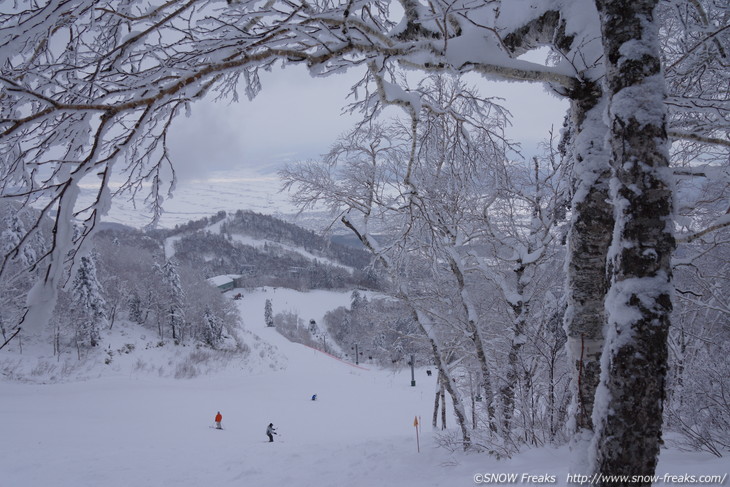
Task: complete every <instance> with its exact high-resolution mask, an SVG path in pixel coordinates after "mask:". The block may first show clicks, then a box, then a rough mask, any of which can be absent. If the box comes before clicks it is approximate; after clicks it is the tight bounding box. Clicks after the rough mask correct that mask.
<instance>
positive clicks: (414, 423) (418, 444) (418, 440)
mask: <svg viewBox="0 0 730 487" xmlns="http://www.w3.org/2000/svg"><path fill="white" fill-rule="evenodd" d="M413 426H415V427H416V447H417V448H418V453H421V440H420V439H419V438H418V416H416V417H414V418H413Z"/></svg>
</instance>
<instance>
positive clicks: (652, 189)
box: [592, 0, 675, 486]
mask: <svg viewBox="0 0 730 487" xmlns="http://www.w3.org/2000/svg"><path fill="white" fill-rule="evenodd" d="M657 2H658V0H597V1H596V5H597V7H598V10H599V13H600V18H601V29H602V38H603V42H604V51H605V58H604V59H605V63H606V77H605V81H604V83H605V90H606V93H607V95H608V97H609V109H608V120H609V128H610V130H611V136H610V146H611V151H612V165H613V168H614V178H613V180H612V196H613V199H614V203H615V216H616V228H615V230H614V240H613V243H612V246H611V248H610V249H609V258H610V259H611V265H612V267H613V269H612V282H611V287H610V290H609V292H608V295H607V297H606V310H607V313H608V328H607V336H606V340H607V343H606V346H605V349H604V354H603V360H602V370H601V384H600V386H599V389H598V393H597V399H596V406H595V409H594V412H593V418H594V424H595V427H596V433H595V437H594V443H593V444H594V449H593V452H592V455H593V458H592V460H593V462H592V468H593V470H594V472H595V473H598V474H600V478H599V481H598V485H606V486H607V485H612V486H615V485H628V484H624V483H621V482H618V483H617V482H615V479H611V480H614V481H609V479H607V478H606V477H605V476H606V475H652V474H654V472H655V469H656V464H657V459H658V455H659V448H660V445H661V443H662V412H663V401H664V380H665V375H666V371H667V355H668V354H667V335H668V328H669V318H670V313H671V310H672V301H671V295H672V269H671V256H672V253H673V250H674V246H675V242H674V237H673V232H672V214H673V208H672V190H671V182H670V181H671V179H670V178H671V175H670V173H669V170H668V159H669V157H668V142H667V132H666V116H665V111H664V103H663V102H664V94H665V85H664V78H663V73H662V69H661V61H660V53H659V43H658V26H657V22H656V21H655V19H654V13H655V8H656V5H657ZM650 484H651V482H647V483H643V484H637V483H632V484H631V485H634V486H635V485H650Z"/></svg>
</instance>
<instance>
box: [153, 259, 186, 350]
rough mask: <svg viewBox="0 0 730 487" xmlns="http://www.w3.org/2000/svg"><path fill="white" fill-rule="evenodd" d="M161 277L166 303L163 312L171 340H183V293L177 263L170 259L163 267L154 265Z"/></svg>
mask: <svg viewBox="0 0 730 487" xmlns="http://www.w3.org/2000/svg"><path fill="white" fill-rule="evenodd" d="M155 266H156V268H157V269H158V271H159V273H160V274H161V276H162V282H163V284H164V286H165V298H166V300H167V303H165V304H164V306H163V310H165V311H164V313H165V314H166V315H167V322H168V325H169V326H170V330H171V331H172V339H173V340H181V341H182V340H183V338H184V336H183V328H184V324H185V312H184V306H183V303H184V302H185V292H184V291H183V289H182V286H181V284H180V275H179V274H178V271H177V267H178V266H177V262H175V261H174V260H172V259H170V260H168V261H167V262H165V264H164V265H163V266H161V267H160V266H159V265H157V264H156V265H155Z"/></svg>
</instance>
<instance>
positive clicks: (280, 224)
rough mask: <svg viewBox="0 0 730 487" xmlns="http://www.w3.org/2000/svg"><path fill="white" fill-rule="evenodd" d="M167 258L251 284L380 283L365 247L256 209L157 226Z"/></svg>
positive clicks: (337, 285) (319, 285) (320, 285)
mask: <svg viewBox="0 0 730 487" xmlns="http://www.w3.org/2000/svg"><path fill="white" fill-rule="evenodd" d="M149 233H150V234H156V235H157V237H158V238H160V239H161V240H163V241H164V248H165V254H166V258H168V259H169V258H171V257H174V258H175V259H176V260H178V261H179V262H181V263H184V264H187V265H189V266H190V267H192V268H195V269H198V270H199V271H200V272H202V273H203V274H204V275H205V277H211V276H214V275H220V274H239V275H242V276H244V280H245V281H248V282H249V285H250V286H251V287H255V286H261V285H280V286H285V287H292V288H296V289H302V288H318V289H336V288H342V287H351V286H358V287H369V288H372V287H374V286H375V281H374V278H373V276H372V275H370V273H369V272H368V271H367V266H368V264H369V263H370V255H369V254H368V253H367V252H365V251H364V250H361V249H357V248H353V247H351V246H347V245H343V244H341V243H337V242H334V241H333V240H332V239H330V238H327V237H324V236H321V235H318V234H317V233H315V232H313V231H311V230H307V229H305V228H302V227H300V226H298V225H295V224H293V223H289V222H286V221H283V220H281V219H279V218H276V217H274V216H271V215H264V214H261V213H256V212H254V211H250V210H238V211H236V212H235V213H233V214H230V215H229V214H227V213H226V212H225V211H219V212H218V213H216V214H215V215H212V216H210V217H205V218H201V219H199V220H195V221H190V222H188V223H186V224H182V225H176V226H175V228H173V229H170V230H154V231H151V232H149Z"/></svg>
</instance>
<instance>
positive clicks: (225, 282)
mask: <svg viewBox="0 0 730 487" xmlns="http://www.w3.org/2000/svg"><path fill="white" fill-rule="evenodd" d="M237 277H239V276H235V275H233V274H225V275H222V276H214V277H209V278H208V279H207V281H208V282H209V283H210V284H211V285H213V286H215V287H217V288H218V289H220V290H221V292H226V291H229V290H231V289H233V288H234V287H236V278H237Z"/></svg>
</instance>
